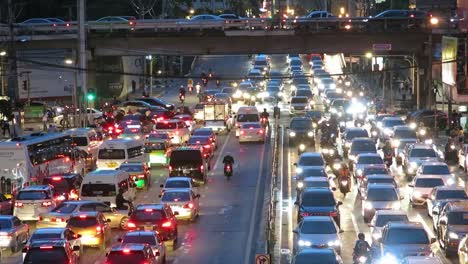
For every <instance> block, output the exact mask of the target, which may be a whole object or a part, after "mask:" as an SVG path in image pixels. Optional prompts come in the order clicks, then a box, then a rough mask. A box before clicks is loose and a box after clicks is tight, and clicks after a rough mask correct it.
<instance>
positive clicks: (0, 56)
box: [0, 50, 7, 95]
mask: <svg viewBox="0 0 468 264" xmlns="http://www.w3.org/2000/svg"><path fill="white" fill-rule="evenodd" d="M6 55H7V53H6V51H4V50H2V51H0V67H1V68H0V74H1V75H2V80H1V85H2V95H6V91H5V65H4V63H3V61H4V59H3V58H4V57H5V56H6Z"/></svg>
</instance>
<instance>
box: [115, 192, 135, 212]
mask: <svg viewBox="0 0 468 264" xmlns="http://www.w3.org/2000/svg"><path fill="white" fill-rule="evenodd" d="M130 203H131V201H129V200H127V199H125V198H124V196H123V189H122V188H120V189H119V193H118V194H117V196H116V197H115V206H116V207H117V209H118V210H128V206H126V205H125V204H128V205H130Z"/></svg>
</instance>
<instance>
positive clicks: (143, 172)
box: [118, 162, 151, 190]
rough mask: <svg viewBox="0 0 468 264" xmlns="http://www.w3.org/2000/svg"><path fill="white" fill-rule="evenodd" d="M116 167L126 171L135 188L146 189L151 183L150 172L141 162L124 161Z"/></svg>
mask: <svg viewBox="0 0 468 264" xmlns="http://www.w3.org/2000/svg"><path fill="white" fill-rule="evenodd" d="M118 169H119V170H123V171H126V172H128V174H129V176H130V178H131V179H132V180H133V181H134V182H135V185H136V188H137V189H140V190H141V189H144V188H145V189H148V188H149V186H150V185H151V172H150V170H149V168H148V167H147V166H146V165H145V164H143V163H142V162H125V163H122V165H120V167H119V168H118Z"/></svg>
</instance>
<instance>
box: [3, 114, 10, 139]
mask: <svg viewBox="0 0 468 264" xmlns="http://www.w3.org/2000/svg"><path fill="white" fill-rule="evenodd" d="M2 130H3V137H5V132H6V131H7V130H8V136H10V134H11V132H10V124H9V120H8V118H6V117H5V118H4V119H3V120H2Z"/></svg>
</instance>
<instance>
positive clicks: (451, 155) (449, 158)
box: [444, 143, 458, 164]
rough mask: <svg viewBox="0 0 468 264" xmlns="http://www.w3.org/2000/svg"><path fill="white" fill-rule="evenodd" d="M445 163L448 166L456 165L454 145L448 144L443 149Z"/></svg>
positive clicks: (456, 157)
mask: <svg viewBox="0 0 468 264" xmlns="http://www.w3.org/2000/svg"><path fill="white" fill-rule="evenodd" d="M444 156H445V162H447V163H448V164H457V163H458V150H457V147H456V146H455V144H453V143H452V144H450V145H449V146H448V147H446V148H445V153H444Z"/></svg>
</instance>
